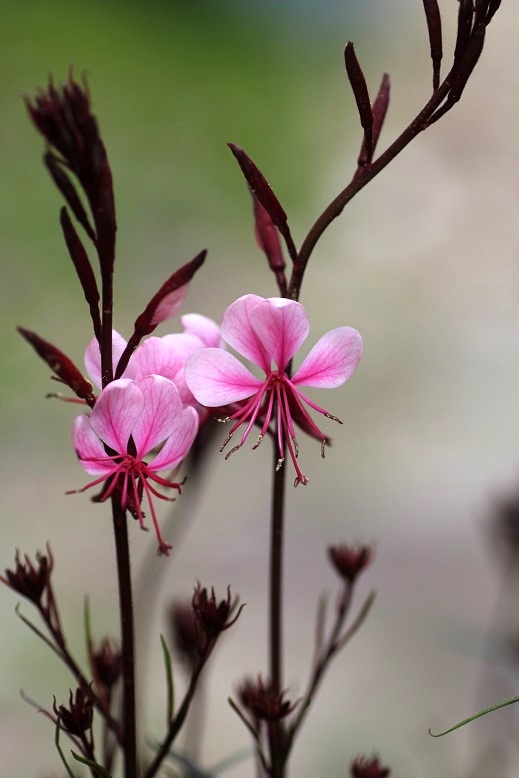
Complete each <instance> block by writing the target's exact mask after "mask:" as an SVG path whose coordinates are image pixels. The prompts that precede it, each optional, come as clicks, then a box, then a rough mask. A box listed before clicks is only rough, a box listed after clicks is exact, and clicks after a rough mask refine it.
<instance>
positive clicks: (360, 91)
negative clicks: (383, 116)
mask: <svg viewBox="0 0 519 778" xmlns="http://www.w3.org/2000/svg"><path fill="white" fill-rule="evenodd" d="M344 64H345V65H346V73H347V74H348V79H349V82H350V85H351V88H352V91H353V96H354V97H355V102H356V103H357V110H358V112H359V119H360V124H361V127H362V129H363V130H364V141H365V144H366V159H367V161H368V162H371V159H372V157H373V130H372V128H373V114H372V112H371V103H370V101H369V92H368V87H367V84H366V79H365V78H364V73H363V72H362V68H361V67H360V65H359V61H358V59H357V56H356V54H355V49H354V46H353V43H352V42H351V41H349V42H348V44H347V45H346V48H345V49H344Z"/></svg>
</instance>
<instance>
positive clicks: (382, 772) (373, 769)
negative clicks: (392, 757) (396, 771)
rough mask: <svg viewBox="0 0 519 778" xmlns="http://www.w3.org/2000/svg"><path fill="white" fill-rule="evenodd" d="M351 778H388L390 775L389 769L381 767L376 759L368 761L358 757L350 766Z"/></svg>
mask: <svg viewBox="0 0 519 778" xmlns="http://www.w3.org/2000/svg"><path fill="white" fill-rule="evenodd" d="M350 773H351V776H352V778H388V776H389V775H391V770H390V769H389V767H383V766H382V765H381V764H380V761H379V759H378V757H374V758H372V759H368V758H366V757H365V756H358V757H357V758H356V759H355V760H354V761H353V762H352V763H351V766H350Z"/></svg>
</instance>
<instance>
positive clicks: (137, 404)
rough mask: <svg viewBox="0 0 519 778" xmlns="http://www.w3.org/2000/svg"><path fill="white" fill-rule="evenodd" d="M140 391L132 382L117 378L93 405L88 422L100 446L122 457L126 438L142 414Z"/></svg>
mask: <svg viewBox="0 0 519 778" xmlns="http://www.w3.org/2000/svg"><path fill="white" fill-rule="evenodd" d="M143 406H144V399H143V396H142V392H141V390H140V389H139V387H138V386H137V384H136V383H135V382H134V381H131V380H130V379H128V378H119V379H118V380H117V381H112V383H111V384H108V386H106V387H105V388H104V389H103V391H102V392H101V394H100V395H99V397H98V398H97V400H96V404H95V405H94V410H93V411H92V415H91V416H90V423H91V425H92V429H93V430H94V432H95V433H96V434H97V435H98V436H99V437H100V438H101V440H102V441H103V443H106V445H107V446H109V447H110V448H112V449H114V451H117V452H118V453H119V454H126V453H127V447H128V439H129V437H130V435H131V434H132V431H133V428H134V426H135V423H136V421H137V419H138V418H139V416H140V414H141V413H142V411H143Z"/></svg>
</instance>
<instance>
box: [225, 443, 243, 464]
mask: <svg viewBox="0 0 519 778" xmlns="http://www.w3.org/2000/svg"><path fill="white" fill-rule="evenodd" d="M240 448H241V443H238V445H237V446H234V448H231V450H230V451H228V452H227V454H226V455H225V459H226V460H227V459H229V457H230V456H231V454H234V452H235V451H238V449H240ZM221 450H222V449H220V451H221Z"/></svg>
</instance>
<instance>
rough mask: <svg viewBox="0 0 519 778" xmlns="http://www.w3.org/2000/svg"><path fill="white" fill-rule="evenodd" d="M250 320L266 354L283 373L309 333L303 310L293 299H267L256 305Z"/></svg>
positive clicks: (306, 318)
mask: <svg viewBox="0 0 519 778" xmlns="http://www.w3.org/2000/svg"><path fill="white" fill-rule="evenodd" d="M250 321H251V324H252V326H253V328H254V331H255V332H256V334H257V336H258V337H259V339H260V340H261V342H262V343H263V346H264V348H265V350H266V352H267V353H268V354H269V356H270V357H272V359H273V360H274V362H275V363H276V365H277V367H278V370H280V371H281V372H284V371H285V368H286V366H287V364H288V362H290V360H291V359H292V357H293V356H294V354H295V353H296V351H297V350H298V348H299V347H300V345H301V344H302V343H303V342H304V341H305V339H306V336H307V335H308V332H309V330H310V325H309V323H308V317H307V315H306V311H305V309H304V308H303V306H302V305H301V304H300V303H296V302H295V301H294V300H285V299H284V298H283V297H270V298H269V299H268V300H263V302H261V303H259V304H258V305H256V307H255V308H254V310H253V311H251V314H250Z"/></svg>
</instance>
